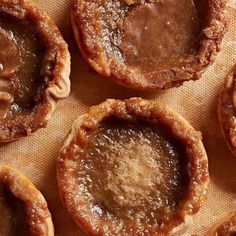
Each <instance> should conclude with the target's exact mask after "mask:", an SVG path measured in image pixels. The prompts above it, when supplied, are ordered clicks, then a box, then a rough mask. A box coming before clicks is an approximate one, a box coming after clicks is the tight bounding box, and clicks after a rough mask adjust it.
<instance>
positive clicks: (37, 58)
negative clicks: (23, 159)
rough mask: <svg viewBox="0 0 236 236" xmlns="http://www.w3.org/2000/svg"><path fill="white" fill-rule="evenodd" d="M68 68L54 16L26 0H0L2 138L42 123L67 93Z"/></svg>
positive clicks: (8, 138)
mask: <svg viewBox="0 0 236 236" xmlns="http://www.w3.org/2000/svg"><path fill="white" fill-rule="evenodd" d="M69 74H70V55H69V51H68V48H67V44H66V43H65V41H64V40H63V38H62V36H61V33H60V32H59V30H58V28H57V27H56V25H55V24H54V23H53V21H52V20H51V19H50V18H49V17H48V16H47V15H46V14H45V13H44V12H43V11H41V10H39V9H38V8H37V7H36V6H34V5H32V4H31V3H30V2H28V1H27V0H0V142H8V141H13V140H16V139H18V138H20V137H22V136H27V135H29V134H30V133H32V132H35V131H36V130H38V129H39V128H41V127H44V126H45V125H46V123H47V121H48V120H49V119H50V117H51V115H52V113H53V112H54V110H55V109H56V106H57V102H58V101H59V100H61V99H63V98H65V97H67V96H68V95H69V91H70V80H69Z"/></svg>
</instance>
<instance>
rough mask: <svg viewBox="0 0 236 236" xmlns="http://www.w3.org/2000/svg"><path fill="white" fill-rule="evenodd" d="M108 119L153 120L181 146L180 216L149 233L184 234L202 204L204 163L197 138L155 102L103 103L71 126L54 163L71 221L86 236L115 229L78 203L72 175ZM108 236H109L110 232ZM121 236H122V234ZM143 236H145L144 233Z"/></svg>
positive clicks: (206, 178)
mask: <svg viewBox="0 0 236 236" xmlns="http://www.w3.org/2000/svg"><path fill="white" fill-rule="evenodd" d="M108 117H116V118H118V119H122V120H127V121H134V120H136V121H137V120H147V121H148V120H154V121H156V122H158V123H159V124H160V125H161V126H163V127H165V128H166V129H167V130H168V131H170V134H171V137H173V138H174V139H175V140H178V142H180V143H181V145H182V146H181V147H183V148H184V151H185V153H186V156H187V158H188V159H187V164H186V169H187V171H186V172H187V175H188V178H189V182H188V186H187V194H186V196H185V199H184V200H183V206H182V207H181V212H178V213H176V215H177V217H175V218H174V219H173V222H171V223H170V224H169V225H168V227H166V228H165V227H163V228H160V229H157V232H155V233H154V232H152V233H151V235H179V232H183V231H186V225H188V223H189V218H190V217H191V216H192V215H193V214H195V213H196V212H197V211H198V209H199V208H200V207H201V205H202V203H203V202H204V200H205V197H206V193H207V186H208V182H209V176H208V161H207V155H206V152H205V149H204V146H203V144H202V141H201V139H202V138H201V134H200V133H199V132H197V131H195V130H194V128H193V127H192V126H191V125H190V124H189V123H188V122H187V121H186V120H185V119H184V118H183V117H182V116H180V115H179V114H177V113H175V112H174V111H173V110H171V109H169V108H166V107H164V106H163V105H161V104H159V103H158V102H156V101H146V100H143V99H140V98H132V99H129V100H124V101H120V100H112V99H110V100H107V101H106V102H104V103H102V104H100V105H98V106H95V107H92V108H91V109H90V110H89V112H88V113H87V114H85V115H82V116H80V117H79V118H78V119H77V120H76V121H75V122H74V124H73V126H72V129H71V131H70V132H69V134H68V136H67V138H66V140H65V143H64V146H63V148H62V149H61V151H60V155H59V158H58V163H57V179H58V185H59V191H60V196H61V199H62V202H63V203H64V205H65V207H66V208H67V210H68V211H69V213H70V215H71V216H72V218H73V219H74V220H75V222H76V223H77V224H79V225H80V226H81V227H82V228H83V229H84V230H85V231H87V232H88V233H90V235H105V232H106V228H107V227H108V228H109V229H110V230H111V229H113V230H114V228H115V226H114V225H112V224H111V223H110V222H107V221H103V220H101V219H99V216H98V215H96V214H94V213H93V212H91V211H90V210H89V209H87V208H86V200H85V199H84V200H83V199H82V200H81V198H80V199H78V192H77V190H76V189H77V188H76V184H77V181H76V179H77V177H76V176H75V174H74V169H75V167H76V163H77V162H78V158H80V155H83V154H84V153H85V151H86V150H87V148H88V147H89V144H90V142H91V136H92V135H93V133H94V132H95V131H96V130H97V128H98V126H99V124H100V123H101V122H102V121H103V120H104V119H106V118H108ZM126 174H127V173H126ZM80 197H81V196H80ZM80 204H82V205H81V207H82V206H83V207H82V208H83V210H80V207H79V205H80ZM187 222H188V223H187ZM112 227H114V228H112ZM117 227H118V225H117ZM144 227H145V226H144ZM118 228H119V227H118ZM187 228H188V227H187ZM124 230H125V228H124ZM124 232H125V231H124ZM110 233H111V234H112V231H111V232H110ZM113 233H114V231H113ZM149 233H150V232H149ZM124 235H126V234H125V233H124ZM134 235H135V232H134ZM144 235H146V234H145V233H144Z"/></svg>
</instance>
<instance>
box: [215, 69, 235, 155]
mask: <svg viewBox="0 0 236 236" xmlns="http://www.w3.org/2000/svg"><path fill="white" fill-rule="evenodd" d="M235 111H236V65H235V66H234V67H233V68H232V70H231V71H230V72H229V74H228V75H227V77H226V79H225V84H224V87H223V89H222V90H221V92H220V95H219V102H218V119H219V123H220V127H221V131H222V134H223V137H224V139H225V141H226V143H227V145H228V146H229V148H230V150H231V152H232V153H233V155H234V156H236V113H235Z"/></svg>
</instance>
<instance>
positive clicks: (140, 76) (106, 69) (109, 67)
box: [71, 0, 228, 90]
mask: <svg viewBox="0 0 236 236" xmlns="http://www.w3.org/2000/svg"><path fill="white" fill-rule="evenodd" d="M105 2H106V3H103V1H98V2H97V3H93V1H91V2H90V1H88V0H73V7H72V14H71V22H72V27H73V31H74V35H75V39H76V41H77V44H78V47H79V48H80V50H81V52H82V54H83V56H84V58H85V60H87V62H88V63H89V64H90V65H91V67H92V68H93V69H94V70H96V71H97V72H98V73H100V74H101V75H102V76H104V77H107V78H109V79H111V80H113V81H115V82H116V83H118V84H120V85H122V86H125V87H129V88H133V89H139V90H160V89H168V88H171V87H178V86H180V85H182V84H183V82H185V81H189V80H197V79H199V78H200V76H201V74H202V73H203V72H204V71H205V70H206V69H207V67H208V66H209V65H211V64H212V63H213V62H214V60H215V58H216V55H217V53H218V52H219V50H220V44H221V42H222V39H223V36H224V34H225V32H226V31H227V29H228V19H227V17H226V13H225V7H226V0H215V1H212V0H207V1H198V2H199V6H200V8H202V9H200V12H202V13H201V14H202V15H203V16H202V19H201V21H203V22H204V23H203V27H202V30H201V33H200V34H199V36H198V43H197V50H196V52H194V53H192V54H188V55H187V56H184V57H183V58H180V59H177V61H176V63H174V64H173V63H170V64H169V65H168V61H167V62H166V63H167V66H165V67H164V68H162V69H158V67H157V66H158V65H157V66H156V67H157V68H153V69H152V71H150V72H145V73H144V72H142V70H139V69H138V68H136V67H135V68H134V67H131V66H129V65H126V63H125V62H124V59H122V56H120V55H119V56H117V54H118V53H113V54H112V53H110V51H111V49H110V47H109V48H107V47H106V45H103V42H102V39H101V38H102V36H101V35H102V33H103V30H104V32H107V31H109V29H107V28H105V27H104V25H106V26H107V25H108V26H110V25H111V26H110V27H112V29H114V32H112V34H111V38H112V37H114V38H115V36H114V35H115V34H116V31H118V32H119V31H120V29H117V28H116V25H115V24H117V23H116V22H118V19H119V18H118V19H117V16H116V14H115V13H114V20H113V21H111V22H108V23H107V22H106V21H107V19H110V18H112V17H113V15H112V14H111V16H110V17H109V16H108V17H107V18H106V19H104V21H102V20H101V19H100V18H102V16H100V14H99V13H97V12H96V14H95V11H97V9H100V8H102V6H103V5H102V4H108V6H109V4H110V3H108V1H105ZM119 2H120V5H121V6H122V7H123V6H130V5H131V6H133V5H134V7H136V5H139V4H144V3H153V2H156V1H146V0H145V1H136V0H135V1H133V0H132V1H119ZM91 6H92V7H91ZM108 8H109V7H108ZM91 9H92V10H91ZM131 9H133V8H132V7H131ZM93 11H94V12H93ZM101 14H103V13H101ZM124 15H126V13H125V14H124ZM122 17H125V16H122ZM122 19H123V18H122ZM119 20H120V19H119ZM122 24H123V23H122V22H121V23H119V25H122ZM108 35H109V34H108V32H107V35H105V36H104V40H106V41H107V40H109V36H108ZM110 40H111V39H110ZM114 48H117V45H116V42H114ZM150 50H151V49H150Z"/></svg>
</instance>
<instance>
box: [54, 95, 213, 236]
mask: <svg viewBox="0 0 236 236" xmlns="http://www.w3.org/2000/svg"><path fill="white" fill-rule="evenodd" d="M201 139H202V136H201V133H200V132H197V131H195V130H194V128H193V127H192V126H191V125H190V124H189V123H188V122H187V121H186V120H185V119H184V118H183V117H182V116H180V115H179V114H177V113H176V112H174V111H173V110H171V109H169V108H166V107H164V106H163V105H161V104H159V103H158V102H156V101H147V100H142V99H139V98H133V99H129V100H124V101H120V100H107V101H106V102H104V103H102V104H101V105H98V106H95V107H92V108H91V109H90V110H89V112H88V113H87V114H84V115H82V116H80V117H79V118H78V119H77V120H76V121H75V123H74V124H73V126H72V129H71V131H70V133H69V134H68V136H67V138H66V140H65V143H64V146H63V148H62V149H61V151H60V155H59V158H58V164H57V179H58V186H59V191H60V196H61V199H62V202H63V204H64V205H65V207H66V209H67V210H68V212H69V214H70V215H71V217H72V218H73V219H74V221H75V222H76V223H77V224H78V225H79V226H80V227H81V228H82V229H83V230H84V231H85V232H87V233H88V234H89V235H129V236H130V235H163V236H164V235H183V234H184V233H186V232H187V231H188V230H189V228H190V224H191V217H192V215H193V214H195V213H196V212H197V211H198V209H199V208H200V207H201V205H202V203H203V202H204V200H205V196H206V192H207V186H208V181H209V176H208V161H207V155H206V152H205V149H204V146H203V144H202V141H201Z"/></svg>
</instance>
